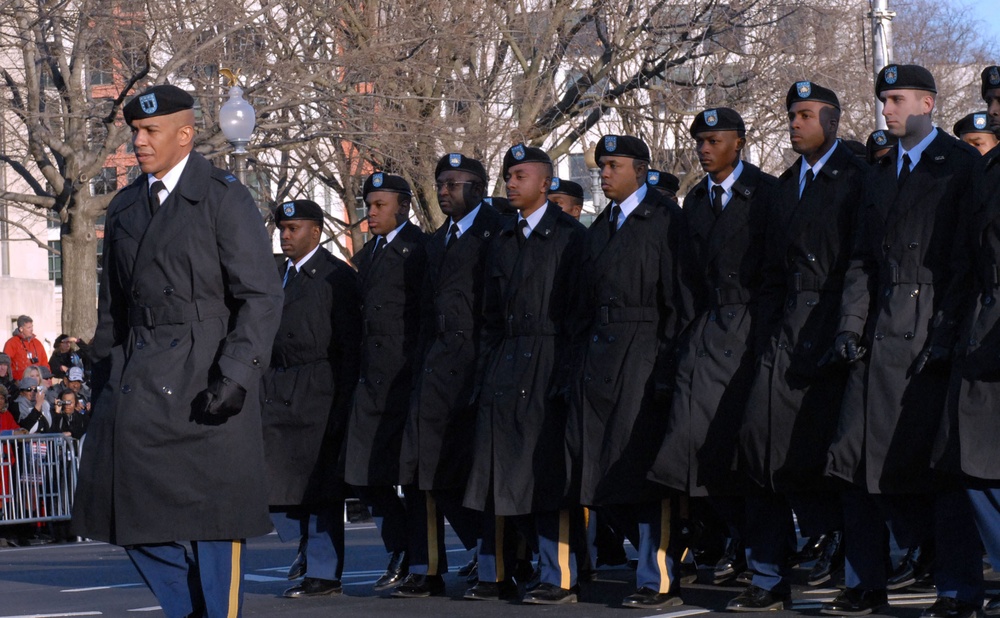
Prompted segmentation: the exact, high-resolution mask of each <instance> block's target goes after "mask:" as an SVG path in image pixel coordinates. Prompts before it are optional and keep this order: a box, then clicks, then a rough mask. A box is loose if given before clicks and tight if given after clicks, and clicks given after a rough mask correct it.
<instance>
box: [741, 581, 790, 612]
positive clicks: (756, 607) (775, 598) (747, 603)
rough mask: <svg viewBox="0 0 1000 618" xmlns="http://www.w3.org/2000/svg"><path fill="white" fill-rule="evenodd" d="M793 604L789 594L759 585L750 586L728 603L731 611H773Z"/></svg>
mask: <svg viewBox="0 0 1000 618" xmlns="http://www.w3.org/2000/svg"><path fill="white" fill-rule="evenodd" d="M791 606H792V597H791V595H789V594H775V593H773V592H771V591H770V590H764V589H763V588H759V587H757V586H750V587H749V588H747V589H746V590H744V591H743V592H741V593H740V594H739V595H738V596H737V597H736V598H735V599H733V600H732V601H730V602H729V603H728V604H726V609H727V610H729V611H731V612H772V611H779V610H783V609H786V608H789V607H791Z"/></svg>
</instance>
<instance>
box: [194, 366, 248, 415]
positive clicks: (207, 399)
mask: <svg viewBox="0 0 1000 618" xmlns="http://www.w3.org/2000/svg"><path fill="white" fill-rule="evenodd" d="M246 397H247V390H246V389H245V388H243V387H242V386H240V385H239V384H237V383H236V382H234V381H233V380H230V379H229V378H227V377H226V376H222V377H220V378H215V379H213V380H212V381H211V382H209V383H208V388H206V389H205V390H203V391H202V392H201V393H199V395H198V399H199V408H198V409H199V410H200V412H201V413H202V414H207V415H209V416H217V417H220V418H228V417H230V416H235V415H237V414H239V413H240V411H241V410H242V409H243V401H244V400H245V399H246Z"/></svg>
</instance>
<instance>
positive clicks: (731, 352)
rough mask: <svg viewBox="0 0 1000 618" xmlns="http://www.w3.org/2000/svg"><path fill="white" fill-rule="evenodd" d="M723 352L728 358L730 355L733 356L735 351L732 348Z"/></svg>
mask: <svg viewBox="0 0 1000 618" xmlns="http://www.w3.org/2000/svg"><path fill="white" fill-rule="evenodd" d="M722 354H723V355H724V356H725V357H726V358H729V357H730V356H732V355H733V351H732V350H726V351H725V352H723V353H722Z"/></svg>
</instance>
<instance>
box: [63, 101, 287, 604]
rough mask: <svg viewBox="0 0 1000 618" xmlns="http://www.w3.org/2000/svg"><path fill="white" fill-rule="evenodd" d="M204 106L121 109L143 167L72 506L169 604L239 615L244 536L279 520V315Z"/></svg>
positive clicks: (116, 264) (99, 339)
mask: <svg viewBox="0 0 1000 618" xmlns="http://www.w3.org/2000/svg"><path fill="white" fill-rule="evenodd" d="M193 108H194V99H193V97H191V95H189V94H188V93H186V92H184V91H183V90H181V89H180V88H177V87H175V86H168V85H161V86H153V87H152V88H150V89H148V90H146V91H144V92H142V93H141V94H139V95H137V96H136V97H134V98H133V99H132V100H131V101H129V103H128V104H127V105H126V106H125V108H124V116H125V121H126V122H127V123H128V124H129V126H130V127H131V129H132V143H133V144H134V146H135V154H136V158H137V159H138V162H139V167H140V168H141V169H142V171H143V174H141V175H140V176H139V178H137V179H136V180H135V182H133V183H132V184H131V185H129V186H128V187H126V188H125V189H122V190H121V191H120V192H119V193H118V194H117V195H116V196H115V197H114V199H113V200H112V201H111V204H110V205H109V206H108V215H107V223H106V225H105V237H104V256H103V259H104V262H103V270H102V271H101V282H100V292H99V297H98V325H97V332H96V334H95V335H94V340H93V346H92V353H93V357H94V358H95V359H96V363H95V366H94V373H93V387H94V388H93V399H94V403H93V409H92V419H91V422H90V426H89V428H88V431H87V439H86V441H85V442H84V447H83V455H82V458H81V461H80V472H79V484H78V485H77V491H76V497H75V502H74V508H73V518H74V527H75V533H76V534H79V535H80V536H84V537H87V538H91V539H97V540H101V541H107V542H110V543H115V544H118V545H123V546H126V548H127V552H128V555H129V557H130V558H131V559H132V562H133V563H134V564H135V566H136V568H137V569H138V570H139V571H140V573H141V574H142V576H143V579H144V580H145V581H146V583H147V584H148V585H149V587H150V589H151V590H152V591H153V593H154V594H155V595H156V597H157V600H158V601H159V603H160V605H161V606H162V608H163V611H164V613H165V614H166V615H167V616H170V617H175V616H188V615H192V614H193V615H208V616H231V615H236V614H237V613H238V612H239V607H240V604H241V602H242V566H243V563H244V559H245V543H244V539H245V538H246V537H250V536H259V535H262V534H266V533H267V532H268V531H269V530H270V529H271V522H270V520H269V518H268V512H267V489H266V487H265V484H264V483H263V482H262V481H261V478H262V476H263V474H264V447H263V438H262V433H261V421H260V401H259V399H258V395H257V393H258V388H259V387H260V379H261V375H262V374H263V372H264V370H265V368H266V367H267V363H268V361H269V359H270V357H271V343H272V342H273V341H274V333H275V331H276V330H277V328H278V321H279V320H280V318H281V280H280V279H279V278H278V276H277V274H276V273H275V270H274V260H273V258H272V256H271V245H270V242H269V241H268V238H267V233H266V231H265V229H264V222H263V220H262V218H261V216H260V211H259V210H258V209H257V206H256V205H255V204H254V201H253V198H252V197H251V196H250V192H249V191H247V190H246V188H245V187H244V186H243V185H241V184H240V183H239V181H238V180H237V179H236V178H235V177H234V176H233V175H232V174H230V173H229V172H226V171H223V170H221V169H218V168H216V167H213V166H212V164H211V163H209V162H208V161H207V160H206V159H205V158H204V157H202V156H201V155H200V154H198V153H196V152H193V151H192V147H193V144H194V135H195V128H194V127H195V117H194V109H193ZM181 541H183V542H185V543H186V542H190V543H191V546H192V549H193V550H194V551H193V552H189V550H188V549H187V547H186V545H182V544H181V543H180V542H181ZM196 573H200V578H199V576H198V575H196Z"/></svg>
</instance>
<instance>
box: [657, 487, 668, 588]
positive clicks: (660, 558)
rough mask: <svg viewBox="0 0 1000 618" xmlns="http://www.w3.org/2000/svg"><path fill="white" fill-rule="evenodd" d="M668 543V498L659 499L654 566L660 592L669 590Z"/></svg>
mask: <svg viewBox="0 0 1000 618" xmlns="http://www.w3.org/2000/svg"><path fill="white" fill-rule="evenodd" d="M669 545H670V498H666V499H664V500H661V501H660V545H659V547H657V548H656V568H657V569H659V571H660V594H664V593H667V592H670V584H671V582H670V572H669V571H667V547H668V546H669Z"/></svg>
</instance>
